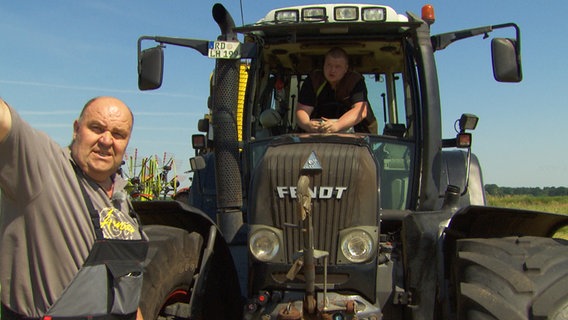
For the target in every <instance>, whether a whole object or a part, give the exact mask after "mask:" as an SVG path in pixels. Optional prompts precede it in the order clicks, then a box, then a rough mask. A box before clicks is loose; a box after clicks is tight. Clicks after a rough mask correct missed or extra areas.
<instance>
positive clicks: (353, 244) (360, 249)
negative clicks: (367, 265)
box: [341, 230, 374, 263]
mask: <svg viewBox="0 0 568 320" xmlns="http://www.w3.org/2000/svg"><path fill="white" fill-rule="evenodd" d="M373 247H374V246H373V239H372V238H371V236H370V235H369V234H368V233H367V232H365V231H361V230H357V231H354V232H351V233H349V234H348V235H347V236H346V237H344V238H343V243H341V251H342V252H343V255H344V256H345V257H346V258H347V259H348V260H349V261H351V262H354V263H360V262H365V261H367V260H369V259H370V258H371V257H372V256H373V250H374V249H373Z"/></svg>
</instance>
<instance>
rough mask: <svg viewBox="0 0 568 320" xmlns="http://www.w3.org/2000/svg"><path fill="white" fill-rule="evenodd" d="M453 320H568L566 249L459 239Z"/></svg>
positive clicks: (523, 241) (542, 241)
mask: <svg viewBox="0 0 568 320" xmlns="http://www.w3.org/2000/svg"><path fill="white" fill-rule="evenodd" d="M456 248H457V249H456V252H457V258H456V261H457V264H456V265H455V266H454V272H455V273H454V279H456V283H457V284H458V285H457V286H456V289H457V315H456V318H457V319H503V320H504V319H507V320H514V319H534V320H536V319H553V320H560V319H568V246H567V242H566V241H563V240H557V239H550V238H541V237H508V238H493V239H462V240H458V242H457V247H456Z"/></svg>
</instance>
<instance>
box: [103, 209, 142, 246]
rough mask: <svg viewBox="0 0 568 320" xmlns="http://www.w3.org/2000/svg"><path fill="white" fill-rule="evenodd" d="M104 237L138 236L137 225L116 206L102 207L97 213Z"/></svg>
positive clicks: (124, 238) (131, 237)
mask: <svg viewBox="0 0 568 320" xmlns="http://www.w3.org/2000/svg"><path fill="white" fill-rule="evenodd" d="M99 217H100V224H101V229H102V230H103V236H104V238H105V239H122V240H132V239H134V238H138V237H139V235H138V234H137V232H136V231H137V229H138V228H137V226H136V225H135V224H134V223H133V221H132V218H131V217H130V216H128V215H126V214H124V213H123V212H121V211H120V210H118V209H116V208H108V207H107V208H104V209H103V210H101V211H100V213H99Z"/></svg>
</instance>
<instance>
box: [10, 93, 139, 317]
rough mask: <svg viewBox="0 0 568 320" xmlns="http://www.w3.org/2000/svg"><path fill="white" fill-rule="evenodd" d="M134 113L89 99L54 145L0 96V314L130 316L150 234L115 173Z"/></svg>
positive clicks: (115, 101)
mask: <svg viewBox="0 0 568 320" xmlns="http://www.w3.org/2000/svg"><path fill="white" fill-rule="evenodd" d="M133 121H134V119H133V116H132V112H131V111H130V109H129V108H128V107H127V106H126V104H124V103H123V102H122V101H120V100H119V99H117V98H114V97H97V98H94V99H91V100H89V101H88V102H87V103H86V104H85V106H84V108H83V110H82V111H81V114H80V116H79V118H78V119H77V120H75V122H74V123H73V139H72V142H71V144H70V145H69V146H68V147H61V146H59V145H58V144H57V143H55V142H54V141H53V140H52V139H50V138H49V137H48V136H47V135H45V134H44V133H42V132H39V131H37V130H35V129H33V128H32V127H31V126H30V125H29V124H28V123H26V122H25V121H23V120H22V119H21V118H20V116H19V115H18V113H17V112H15V110H14V109H13V108H12V107H10V106H9V105H8V104H7V103H5V102H4V101H3V100H2V99H0V188H1V190H2V197H1V207H0V257H2V258H1V259H0V281H1V282H0V284H1V302H2V309H1V310H2V314H1V318H2V319H23V318H26V319H28V318H29V319H41V318H42V317H44V316H48V317H50V319H54V320H56V319H58V318H63V317H66V318H74V319H81V318H88V317H91V318H93V319H118V318H120V319H135V318H136V317H137V309H138V299H139V297H140V291H141V286H142V263H143V261H144V259H145V256H146V250H147V238H146V236H145V235H144V233H143V232H142V231H141V229H140V224H139V221H138V220H137V217H136V215H135V214H134V212H133V211H132V206H131V205H130V203H129V200H128V197H127V196H126V193H125V191H124V186H125V185H126V181H125V180H123V179H122V178H121V177H120V176H119V175H117V170H118V168H119V167H120V164H121V162H122V159H123V157H124V152H125V150H126V147H127V146H128V141H129V139H130V136H131V133H132V125H133ZM109 240H112V241H109ZM113 292H122V297H120V295H115V294H114V293H113ZM113 296H114V297H113ZM138 313H139V312H138ZM140 317H141V316H140V315H138V318H140Z"/></svg>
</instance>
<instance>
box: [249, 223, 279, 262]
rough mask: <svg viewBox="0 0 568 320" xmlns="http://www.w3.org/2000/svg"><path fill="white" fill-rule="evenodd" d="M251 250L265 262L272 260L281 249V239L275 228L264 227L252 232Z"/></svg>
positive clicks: (257, 257)
mask: <svg viewBox="0 0 568 320" xmlns="http://www.w3.org/2000/svg"><path fill="white" fill-rule="evenodd" d="M249 250H250V252H251V253H252V255H253V256H254V257H255V258H256V259H258V260H260V261H263V262H268V261H270V260H272V259H273V258H274V257H275V256H276V255H277V254H278V251H279V250H280V240H279V237H278V235H277V234H276V232H274V231H273V230H270V229H267V228H262V229H258V230H256V231H253V232H252V233H251V236H250V238H249Z"/></svg>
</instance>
